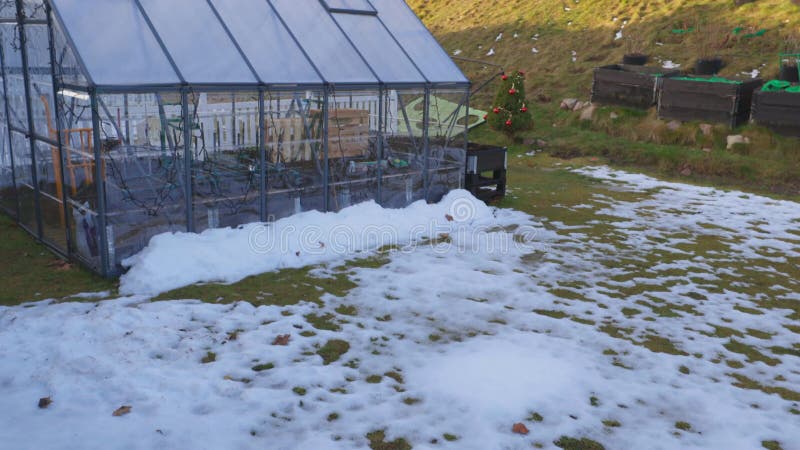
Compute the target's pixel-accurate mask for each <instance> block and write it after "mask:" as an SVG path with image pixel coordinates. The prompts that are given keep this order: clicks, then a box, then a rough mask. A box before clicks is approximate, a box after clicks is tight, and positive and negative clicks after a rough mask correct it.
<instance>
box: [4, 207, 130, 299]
mask: <svg viewBox="0 0 800 450" xmlns="http://www.w3.org/2000/svg"><path fill="white" fill-rule="evenodd" d="M0 236H2V239H0V261H3V263H2V264H0V280H3V289H2V290H0V306H13V305H18V304H20V303H24V302H29V301H38V300H44V299H50V298H53V299H65V298H69V296H71V295H75V294H78V293H82V292H103V291H111V292H112V294H111V295H114V291H115V290H116V283H115V282H114V281H111V280H106V279H104V278H102V277H99V276H97V275H93V274H92V273H90V272H89V271H87V270H85V269H83V268H81V267H79V266H77V265H64V262H63V261H62V260H61V259H59V258H57V257H56V256H55V255H54V254H53V253H51V252H50V251H49V250H48V249H47V248H46V247H45V246H43V245H41V244H39V243H37V242H36V241H34V239H33V238H32V237H31V236H30V235H29V234H28V233H26V232H25V231H23V230H22V229H21V228H20V227H19V226H18V225H16V224H15V223H14V222H13V221H12V219H11V218H9V217H8V216H6V215H5V214H3V213H0Z"/></svg>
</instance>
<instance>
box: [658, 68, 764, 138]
mask: <svg viewBox="0 0 800 450" xmlns="http://www.w3.org/2000/svg"><path fill="white" fill-rule="evenodd" d="M739 81H740V83H739V84H730V83H711V82H707V81H694V80H682V79H680V78H666V79H664V83H663V86H662V89H661V95H660V96H659V101H658V117H659V118H661V119H674V120H682V121H692V120H698V121H703V122H715V123H724V124H726V125H728V126H730V127H731V128H736V127H738V126H740V125H744V124H745V123H747V122H748V121H749V120H750V107H751V102H752V100H753V93H754V92H755V90H756V89H758V88H759V87H761V85H762V84H763V81H762V80H761V79H754V80H753V79H747V80H739Z"/></svg>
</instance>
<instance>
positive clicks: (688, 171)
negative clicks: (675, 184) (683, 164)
mask: <svg viewBox="0 0 800 450" xmlns="http://www.w3.org/2000/svg"><path fill="white" fill-rule="evenodd" d="M681 175H683V176H685V177H688V176H691V175H692V169H691V168H689V167H687V168H685V169H683V170H681Z"/></svg>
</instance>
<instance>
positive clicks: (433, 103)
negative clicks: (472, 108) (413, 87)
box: [428, 90, 467, 202]
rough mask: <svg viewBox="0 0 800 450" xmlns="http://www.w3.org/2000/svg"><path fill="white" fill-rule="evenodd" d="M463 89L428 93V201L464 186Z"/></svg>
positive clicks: (464, 99) (464, 94) (464, 117)
mask: <svg viewBox="0 0 800 450" xmlns="http://www.w3.org/2000/svg"><path fill="white" fill-rule="evenodd" d="M466 99H467V92H466V91H465V90H439V91H433V92H431V97H430V113H429V121H428V134H429V138H430V159H429V162H428V164H429V168H430V172H429V177H430V178H429V180H430V181H429V188H428V201H433V202H438V201H439V200H441V198H442V197H443V196H444V195H445V194H447V193H448V192H450V191H451V190H453V189H460V188H462V187H463V185H464V174H465V165H466V157H467V154H466V145H465V140H464V137H465V134H464V132H465V130H466V121H467V108H466Z"/></svg>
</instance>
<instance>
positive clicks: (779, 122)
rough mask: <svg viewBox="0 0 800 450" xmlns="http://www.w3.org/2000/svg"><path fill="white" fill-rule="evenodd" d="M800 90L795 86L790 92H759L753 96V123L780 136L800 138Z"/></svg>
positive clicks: (781, 90)
mask: <svg viewBox="0 0 800 450" xmlns="http://www.w3.org/2000/svg"><path fill="white" fill-rule="evenodd" d="M786 84H788V83H786ZM798 90H800V89H798V86H797V85H794V87H793V88H792V87H790V88H789V90H785V89H776V90H759V91H757V92H756V93H755V95H754V96H753V116H752V118H753V122H755V123H757V124H758V125H761V126H764V127H767V128H769V129H770V130H772V131H774V132H776V133H779V134H783V135H786V136H797V137H800V92H798Z"/></svg>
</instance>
